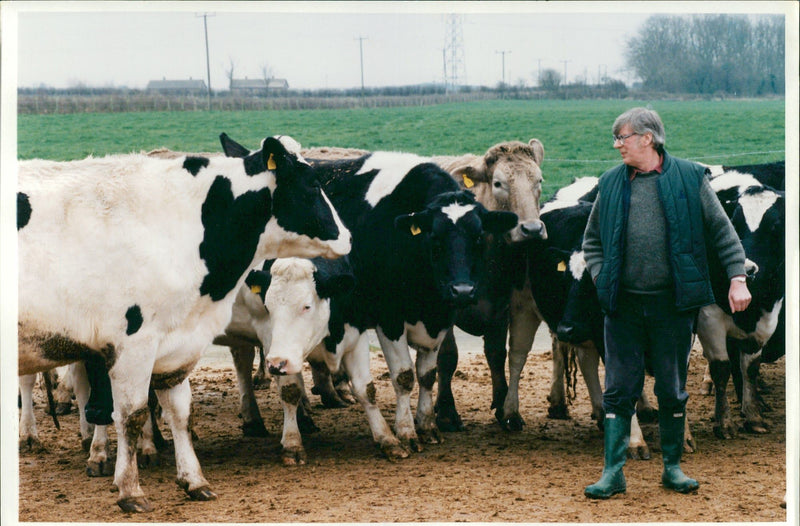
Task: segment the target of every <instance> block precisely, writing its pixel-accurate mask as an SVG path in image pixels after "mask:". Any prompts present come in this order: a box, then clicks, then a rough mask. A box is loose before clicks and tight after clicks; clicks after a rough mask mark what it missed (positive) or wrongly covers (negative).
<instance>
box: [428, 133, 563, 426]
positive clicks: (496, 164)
mask: <svg viewBox="0 0 800 526" xmlns="http://www.w3.org/2000/svg"><path fill="white" fill-rule="evenodd" d="M543 159H544V146H543V145H542V143H541V141H539V140H538V139H531V140H529V141H528V142H527V143H523V142H519V141H508V142H502V143H498V144H495V145H494V146H492V147H491V148H489V149H488V150H487V151H486V153H485V154H484V155H483V156H477V155H472V154H467V155H463V156H459V157H437V158H435V160H436V161H437V163H438V164H439V165H440V166H442V167H443V168H444V169H446V170H447V171H448V172H450V174H451V175H452V176H453V177H454V178H455V179H456V181H458V182H459V183H460V185H461V187H462V188H464V189H468V190H469V191H470V192H472V193H474V194H475V197H476V199H477V201H479V202H480V203H481V204H482V205H483V206H484V207H486V208H487V209H488V210H507V211H510V212H514V213H515V214H517V216H518V218H519V221H518V224H517V225H516V227H515V228H513V229H512V230H510V231H509V232H507V233H505V234H504V235H503V236H491V235H489V236H486V240H485V242H484V244H483V253H482V256H481V257H482V259H483V260H484V261H486V275H485V278H484V279H483V280H482V283H481V285H480V286H479V287H478V289H477V292H476V295H475V304H474V305H470V306H468V307H464V308H462V309H460V310H459V311H458V314H457V316H456V325H458V327H459V328H461V329H462V330H464V331H466V332H468V333H470V334H473V335H475V336H483V341H484V349H485V354H486V356H487V357H492V359H493V360H495V361H497V360H498V359H501V360H502V361H503V362H505V356H506V337H507V334H508V324H509V315H511V316H514V314H515V312H513V311H512V312H509V303H510V301H511V293H512V289H513V288H514V284H515V281H518V282H524V274H525V270H524V269H525V267H526V262H525V258H526V254H525V251H524V250H522V249H521V248H520V247H518V246H517V247H515V246H514V245H515V244H517V243H520V242H523V241H527V240H530V239H544V238H546V237H547V230H546V229H545V227H544V223H543V222H542V221H541V219H540V217H539V199H540V197H541V194H542V181H543V178H542V170H541V163H542V160H543ZM457 364H458V348H457V346H456V340H455V337H454V335H453V332H452V329H451V330H450V331H449V332H448V334H447V335H446V336H445V339H444V341H443V343H442V347H441V349H440V350H439V359H438V378H439V385H438V397H437V400H436V423H437V425H438V427H439V429H440V430H442V431H458V430H462V429H463V428H464V426H463V423H462V421H461V417H460V416H459V414H458V412H457V411H456V407H455V399H454V397H453V392H452V386H451V380H452V377H453V375H454V374H455V370H456V366H457ZM502 368H503V365H502V364H501V365H500V369H502ZM495 369H496V367H492V371H493V372H494V371H495ZM504 381H505V378H503V382H504ZM497 399H498V397H495V401H496V400H497ZM492 407H493V408H496V409H497V411H496V415H497V418H498V420H499V421H500V423H501V424H503V425H506V426H507V425H512V426H513V424H510V423H508V422H507V420H506V419H503V418H502V406H501V405H499V406H498V405H496V404H494V403H493V405H492Z"/></svg>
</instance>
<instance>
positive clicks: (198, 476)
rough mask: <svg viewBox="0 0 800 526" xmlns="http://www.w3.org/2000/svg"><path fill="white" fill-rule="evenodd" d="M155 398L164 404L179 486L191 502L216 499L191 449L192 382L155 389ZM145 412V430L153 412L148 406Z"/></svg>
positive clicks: (162, 405)
mask: <svg viewBox="0 0 800 526" xmlns="http://www.w3.org/2000/svg"><path fill="white" fill-rule="evenodd" d="M156 395H157V396H158V401H159V403H160V404H161V409H162V411H163V415H164V420H166V422H167V423H168V424H169V427H170V430H171V431H172V442H173V444H174V446H175V467H176V469H177V473H178V477H177V480H176V482H177V483H178V486H180V487H181V488H183V490H184V491H185V492H186V493H187V494H188V495H189V497H190V498H191V499H192V500H213V499H216V498H217V495H216V494H215V493H214V492H213V491H211V488H210V487H209V485H208V481H207V480H206V479H205V477H204V476H203V471H202V469H200V462H199V461H198V460H197V455H196V454H195V452H194V446H193V445H192V432H191V416H192V388H191V386H190V385H189V379H188V378H185V379H184V380H183V381H182V382H181V383H179V384H177V385H176V386H174V387H170V388H169V389H156ZM145 403H146V400H145ZM145 408H146V411H145V412H144V421H143V422H142V423H141V427H144V425H145V424H146V423H147V421H148V420H149V416H150V409H149V408H147V407H146V406H145Z"/></svg>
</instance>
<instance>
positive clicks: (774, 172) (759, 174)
mask: <svg viewBox="0 0 800 526" xmlns="http://www.w3.org/2000/svg"><path fill="white" fill-rule="evenodd" d="M708 169H709V172H710V173H709V176H710V177H711V178H712V179H713V178H715V177H718V176H720V175H722V174H724V173H731V172H739V173H740V174H745V175H751V176H753V177H754V178H755V179H756V180H757V181H758V182H759V183H761V184H763V185H764V186H769V187H770V188H772V189H774V190H780V191H784V190H785V189H786V161H776V162H774V163H761V164H740V165H734V166H727V165H708Z"/></svg>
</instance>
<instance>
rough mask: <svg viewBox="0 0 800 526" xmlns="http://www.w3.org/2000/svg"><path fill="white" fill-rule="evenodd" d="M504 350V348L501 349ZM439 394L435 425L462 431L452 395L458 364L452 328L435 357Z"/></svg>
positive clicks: (444, 428) (443, 428) (442, 429)
mask: <svg viewBox="0 0 800 526" xmlns="http://www.w3.org/2000/svg"><path fill="white" fill-rule="evenodd" d="M503 351H504V352H505V349H503ZM437 361H438V363H437V366H438V376H439V385H438V391H439V394H438V396H437V397H436V407H435V410H436V425H437V426H439V430H440V431H463V430H464V422H462V421H461V416H460V415H459V414H458V411H457V410H456V400H455V398H454V397H453V386H452V381H453V375H454V374H455V372H456V367H457V366H458V347H457V345H456V337H455V335H454V334H453V328H452V327H450V329H449V330H448V331H447V334H445V336H444V340H442V345H441V346H440V347H439V357H438V358H437Z"/></svg>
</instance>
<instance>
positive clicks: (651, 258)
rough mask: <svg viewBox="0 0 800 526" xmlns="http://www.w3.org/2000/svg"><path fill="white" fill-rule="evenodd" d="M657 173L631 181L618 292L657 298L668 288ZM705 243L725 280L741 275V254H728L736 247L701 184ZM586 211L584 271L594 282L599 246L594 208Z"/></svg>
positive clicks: (716, 201)
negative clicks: (714, 252)
mask: <svg viewBox="0 0 800 526" xmlns="http://www.w3.org/2000/svg"><path fill="white" fill-rule="evenodd" d="M657 179H658V174H656V173H655V172H653V173H650V174H638V175H637V176H636V177H635V178H634V179H633V181H632V182H631V204H630V212H629V215H628V224H627V227H626V237H625V247H624V260H623V268H622V274H621V276H620V287H621V288H622V289H623V290H627V291H630V292H637V293H645V294H647V293H650V294H652V293H658V292H662V291H666V290H671V289H672V287H673V281H672V271H671V269H670V263H669V253H668V247H667V230H666V216H665V215H664V210H663V207H662V205H661V200H660V199H659V197H658V188H657ZM700 202H701V205H702V208H703V221H704V223H705V234H706V242H707V244H708V246H709V247H713V248H714V249H716V250H717V254H718V255H719V256H720V262H721V263H722V266H723V268H725V269H726V272H727V274H728V278H732V277H733V276H738V275H742V274H744V261H743V260H742V258H741V252H739V251H738V250H731V247H732V246H733V245H736V244H738V245H739V246H741V242H740V241H739V238H738V236H736V231H735V230H734V229H733V227H732V225H731V224H730V220H729V219H728V216H727V215H725V211H724V210H723V208H722V205H721V204H720V202H719V199H717V195H716V194H715V193H714V190H713V189H712V188H711V185H709V183H708V180H707V179H705V180H704V181H703V183H702V185H701V187H700ZM596 203H597V201H595V206H594V207H593V208H592V212H591V214H590V215H589V221H588V223H587V225H586V231H585V233H584V241H583V249H584V256H585V259H586V266H587V268H588V269H589V273H590V274H591V276H592V278H596V277H597V275H598V274H599V273H600V268H601V267H602V265H603V249H602V245H601V243H600V231H599V220H598V212H597V209H598V207H597V206H596Z"/></svg>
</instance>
